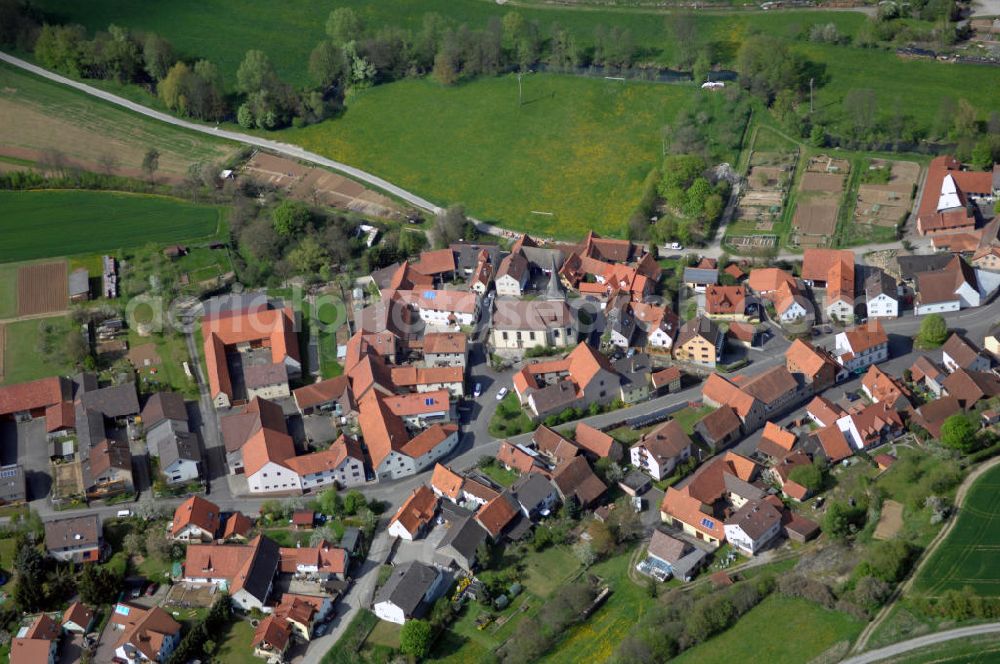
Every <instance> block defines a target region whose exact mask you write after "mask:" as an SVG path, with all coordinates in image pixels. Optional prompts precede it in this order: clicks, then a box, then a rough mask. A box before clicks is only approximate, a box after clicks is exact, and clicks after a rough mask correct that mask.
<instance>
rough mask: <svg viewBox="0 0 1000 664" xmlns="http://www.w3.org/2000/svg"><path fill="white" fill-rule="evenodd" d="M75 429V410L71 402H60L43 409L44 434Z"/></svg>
mask: <svg viewBox="0 0 1000 664" xmlns="http://www.w3.org/2000/svg"><path fill="white" fill-rule="evenodd" d="M75 427H76V408H74V407H73V404H72V402H69V401H60V402H59V403H55V404H52V405H51V406H49V407H48V408H46V409H45V432H46V433H51V432H53V431H59V430H60V429H73V428H75Z"/></svg>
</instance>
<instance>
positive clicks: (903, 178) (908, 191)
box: [854, 159, 920, 228]
mask: <svg viewBox="0 0 1000 664" xmlns="http://www.w3.org/2000/svg"><path fill="white" fill-rule="evenodd" d="M881 169H888V172H889V177H888V178H887V181H885V182H865V181H864V180H865V179H869V180H872V179H879V178H876V177H872V176H868V174H867V173H863V174H862V184H861V186H860V187H859V188H858V202H857V205H856V206H855V208H854V221H855V223H858V224H867V225H870V226H881V227H884V228H892V227H894V226H896V225H897V224H898V223H900V222H901V221H903V219H905V218H906V216H907V215H908V214H909V213H910V208H911V202H912V200H913V193H914V188H915V187H916V184H917V179H918V178H919V177H920V165H919V164H916V163H914V162H912V161H887V160H882V159H873V160H872V162H871V165H870V167H869V169H868V173H872V174H873V175H874V174H876V173H878V172H879V171H880V170H881ZM882 172H884V171H882ZM882 179H885V178H884V177H883V178H882Z"/></svg>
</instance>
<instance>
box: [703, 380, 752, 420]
mask: <svg viewBox="0 0 1000 664" xmlns="http://www.w3.org/2000/svg"><path fill="white" fill-rule="evenodd" d="M701 393H702V396H703V397H704V398H706V399H710V400H711V401H713V402H715V403H717V404H727V405H729V406H731V407H732V409H733V410H735V411H736V414H737V415H739V416H740V419H743V418H746V416H747V415H748V414H749V413H750V411H751V410H752V409H753V405H754V403H755V401H756V400H755V398H754V397H753V396H751V395H750V394H748V393H747V392H745V391H743V390H741V389H740V388H739V387H737V386H735V385H733V384H732V383H731V382H729V381H728V380H726V379H725V378H724V377H723V376H721V375H720V374H717V373H713V374H710V375H709V376H708V380H706V381H705V384H704V386H702V389H701Z"/></svg>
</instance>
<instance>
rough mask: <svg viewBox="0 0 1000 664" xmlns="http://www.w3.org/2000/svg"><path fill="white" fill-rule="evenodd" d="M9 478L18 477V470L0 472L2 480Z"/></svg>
mask: <svg viewBox="0 0 1000 664" xmlns="http://www.w3.org/2000/svg"><path fill="white" fill-rule="evenodd" d="M8 477H17V469H16V468H13V469H11V470H0V479H7V478H8Z"/></svg>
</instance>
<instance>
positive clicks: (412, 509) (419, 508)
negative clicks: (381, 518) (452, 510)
mask: <svg viewBox="0 0 1000 664" xmlns="http://www.w3.org/2000/svg"><path fill="white" fill-rule="evenodd" d="M437 505H438V497H437V496H435V495H434V492H433V491H431V490H430V489H428V488H427V485H425V484H421V485H420V486H418V487H417V488H416V489H414V490H413V493H411V494H410V497H409V498H407V499H406V501H405V502H404V503H403V504H402V506H400V508H399V509H398V510H397V511H396V513H395V514H394V515H393V517H392V518H391V519H390V520H389V525H390V526H391V525H392V524H394V523H395V522H397V521H399V523H400V524H401V525H402V526H403V528H405V529H406V532H408V533H417V532H419V531H420V529H421V528H424V527H426V526H427V524H428V523H430V522H431V519H433V518H434V513H435V512H436V511H437Z"/></svg>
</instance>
